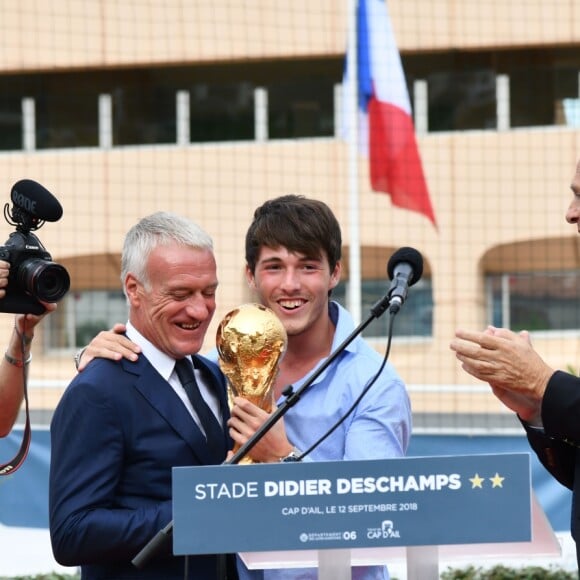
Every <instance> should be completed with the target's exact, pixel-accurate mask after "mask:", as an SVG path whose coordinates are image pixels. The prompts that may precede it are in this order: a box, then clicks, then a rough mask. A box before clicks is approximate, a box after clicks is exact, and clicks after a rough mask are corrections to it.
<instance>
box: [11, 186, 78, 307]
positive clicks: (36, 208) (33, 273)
mask: <svg viewBox="0 0 580 580" xmlns="http://www.w3.org/2000/svg"><path fill="white" fill-rule="evenodd" d="M10 199H11V201H12V204H13V205H12V208H10V204H9V203H7V204H6V205H5V206H4V218H5V219H6V221H7V222H8V223H9V224H10V225H12V226H15V227H16V231H15V232H12V233H11V234H10V236H9V237H8V240H7V241H6V242H5V244H4V245H3V246H0V260H4V261H6V262H9V263H10V274H9V277H8V286H7V287H6V296H5V297H4V298H2V299H0V312H13V313H19V314H43V313H44V312H45V310H46V309H45V307H44V306H43V305H42V303H41V302H49V303H50V302H58V301H59V300H61V299H62V298H63V297H64V295H65V294H66V293H67V292H68V290H69V288H70V276H69V274H68V272H67V271H66V269H65V268H64V267H63V266H61V265H60V264H56V263H55V262H53V261H52V257H51V255H50V254H49V253H48V252H47V251H46V249H45V247H44V246H43V245H42V243H41V242H40V240H39V239H38V238H37V237H36V236H35V235H34V234H33V233H31V231H34V230H37V229H39V228H41V227H42V226H43V225H44V223H45V222H47V221H49V222H55V221H58V220H59V219H60V218H61V217H62V206H61V205H60V203H59V202H58V200H57V199H56V198H55V197H54V196H53V195H52V194H51V193H50V192H49V191H48V190H47V189H45V188H44V187H43V186H42V185H40V184H39V183H36V182H35V181H32V180H31V179H22V180H20V181H18V182H17V183H15V184H14V185H13V187H12V191H11V193H10Z"/></svg>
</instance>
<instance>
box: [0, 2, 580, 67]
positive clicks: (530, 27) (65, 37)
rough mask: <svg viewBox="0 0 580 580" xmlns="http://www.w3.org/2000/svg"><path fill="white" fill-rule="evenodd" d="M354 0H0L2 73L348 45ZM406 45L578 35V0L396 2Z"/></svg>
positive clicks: (303, 53) (496, 43) (339, 49)
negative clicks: (65, 0) (351, 1)
mask: <svg viewBox="0 0 580 580" xmlns="http://www.w3.org/2000/svg"><path fill="white" fill-rule="evenodd" d="M347 5H348V2H347V0H292V1H291V2H289V1H288V0H252V1H251V2H240V1H239V0H212V1H211V2H209V1H205V0H157V1H151V2H139V1H136V0H99V1H97V0H95V1H91V2H68V3H63V2H39V1H38V0H20V1H19V2H14V1H13V0H2V1H1V2H0V10H1V13H2V19H1V20H0V34H1V37H2V44H1V46H0V70H4V71H22V70H42V69H55V68H57V69H58V68H63V69H70V68H77V67H80V68H86V67H91V66H98V67H102V66H112V67H116V66H126V65H134V64H138V63H143V64H151V63H155V64H163V63H183V62H192V61H194V62H203V61H208V62H215V61H222V60H237V59H262V58H265V57H266V56H268V57H274V58H275V57H282V56H291V57H295V58H299V57H307V56H311V55H317V56H322V55H336V54H341V53H343V52H344V47H345V39H346V30H347V18H346V11H347ZM389 10H390V13H391V18H392V21H393V28H394V31H395V34H396V37H397V42H398V45H399V49H400V50H401V51H421V50H437V49H446V48H449V47H455V48H465V49H469V48H474V49H475V48H481V47H488V46H493V47H513V46H526V45H542V44H546V45H553V44H565V43H572V42H579V41H580V27H578V26H577V23H578V22H580V5H579V4H578V2H576V1H575V0H551V1H550V2H509V1H508V2H506V1H505V0H487V1H486V2H481V1H480V0H390V1H389Z"/></svg>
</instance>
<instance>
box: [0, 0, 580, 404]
mask: <svg viewBox="0 0 580 580" xmlns="http://www.w3.org/2000/svg"><path fill="white" fill-rule="evenodd" d="M347 4H348V2H347V0H344V1H342V0H338V1H337V0H292V1H291V2H289V1H288V0H252V1H251V2H240V1H239V0H212V1H211V2H208V1H205V0H196V1H194V0H162V1H161V0H159V1H151V2H140V1H136V0H100V1H94V2H93V1H92V2H67V3H63V2H39V1H38V0H20V1H19V2H13V1H12V0H0V12H1V14H2V18H0V35H1V38H2V43H0V71H2V72H4V73H13V72H34V71H43V70H49V71H54V70H75V69H78V70H86V69H90V68H92V67H95V68H103V67H105V68H106V67H111V68H118V67H124V66H135V65H140V64H143V65H144V66H148V65H151V64H154V65H162V64H187V63H200V62H201V63H203V62H207V63H212V62H220V61H232V60H233V61H244V60H253V59H264V58H282V57H284V58H288V57H290V58H302V57H308V56H324V55H333V56H336V55H341V54H343V52H344V47H345V41H346V30H347V18H346V10H347ZM389 9H390V14H391V18H392V22H393V28H394V31H395V35H396V37H397V42H398V45H399V49H400V50H401V51H402V52H420V51H434V50H435V51H436V50H448V49H450V48H456V49H467V50H469V49H474V50H476V49H482V48H487V47H495V48H506V47H518V46H541V45H549V46H558V45H562V46H565V45H569V44H574V43H576V44H577V43H579V42H580V27H578V26H577V23H578V22H580V4H579V3H578V2H577V1H575V0H552V1H551V2H524V3H522V2H509V1H508V2H506V1H505V0H487V1H486V2H481V0H390V1H389ZM419 144H420V150H421V155H422V158H423V163H424V167H425V173H426V175H427V180H428V184H429V188H430V192H431V198H432V200H433V203H434V205H435V212H436V215H437V219H438V230H435V229H434V228H433V227H432V226H431V224H430V223H429V222H428V221H427V220H426V219H424V218H423V217H421V216H419V215H417V214H413V213H411V212H408V211H403V210H400V209H396V208H393V207H392V206H391V204H390V201H389V197H388V196H386V195H382V194H374V193H371V192H370V191H369V187H368V174H367V167H366V162H365V161H363V160H362V159H361V161H360V164H359V188H360V204H361V206H360V213H361V236H362V240H361V241H362V245H363V261H362V269H363V274H373V275H376V274H377V272H378V271H379V270H380V271H382V272H384V269H385V264H386V262H387V260H388V258H389V256H390V255H391V254H392V252H393V251H394V250H395V249H396V248H398V247H400V246H403V245H411V246H414V247H416V248H417V249H418V250H419V251H421V253H422V254H423V255H424V257H425V260H426V267H427V269H428V270H429V271H430V272H431V273H432V277H433V297H434V302H435V310H434V334H433V337H432V338H430V339H421V340H414V341H403V340H398V341H396V344H395V345H394V347H393V349H392V354H391V360H392V362H394V364H395V365H396V366H397V368H398V369H399V371H400V373H401V375H402V376H403V378H404V380H405V382H406V383H407V384H408V385H410V388H411V396H412V400H413V407H414V410H415V411H416V412H421V411H431V412H439V411H440V412H453V411H457V412H460V411H465V412H478V411H479V412H482V411H498V412H499V411H501V410H502V409H501V408H500V407H499V405H498V404H497V403H496V402H495V399H494V398H493V397H492V396H491V395H489V394H488V393H487V391H486V389H485V388H484V387H483V386H482V387H481V389H479V390H478V389H475V390H474V389H471V390H470V389H467V388H466V389H465V391H463V390H462V389H461V387H462V386H464V385H466V386H467V385H475V384H476V383H475V382H474V381H472V380H471V379H469V378H468V376H467V375H466V374H465V373H463V372H462V371H461V369H460V368H459V366H458V364H457V362H456V361H455V358H454V357H453V355H452V354H451V352H450V351H449V349H448V344H449V341H450V340H451V338H452V336H453V332H454V329H455V328H457V327H458V326H464V327H468V328H483V327H484V325H485V324H486V320H485V306H486V305H485V301H484V288H483V273H484V272H485V271H494V268H497V263H498V261H501V262H502V263H504V264H505V263H506V260H508V262H507V263H509V264H510V265H511V266H513V269H517V268H519V267H525V266H526V265H534V267H539V266H540V265H543V264H545V265H546V267H554V264H553V260H552V258H553V256H554V255H557V256H558V260H560V261H561V263H562V265H563V266H565V267H578V266H579V265H580V264H578V261H579V255H580V253H579V249H580V247H579V244H578V237H577V234H576V232H575V231H574V229H573V228H572V227H571V226H569V225H567V224H566V223H565V221H564V212H565V210H566V207H567V205H568V202H569V199H570V192H569V184H570V180H571V177H572V174H573V170H574V166H575V163H576V161H577V159H578V157H580V136H579V134H578V131H573V130H571V129H566V128H562V127H557V128H548V129H543V130H517V131H507V132H504V133H498V132H496V131H486V132H477V131H475V132H467V133H450V134H432V135H425V136H422V137H421V138H420V139H419ZM346 172H347V150H346V146H345V144H344V143H342V142H340V141H337V140H333V139H320V140H312V141H308V140H299V141H292V142H281V141H277V142H266V143H238V144H219V145H191V146H187V147H177V146H164V147H140V148H116V149H113V150H109V151H103V150H98V149H94V150H74V151H70V150H59V151H44V152H34V153H20V152H14V153H2V154H0V175H1V176H2V180H1V182H2V185H1V187H3V190H1V189H0V201H1V195H2V191H3V192H4V194H3V195H5V199H6V201H8V198H9V192H10V187H11V185H12V184H13V183H14V182H15V181H16V180H18V179H21V178H23V177H28V178H32V179H35V180H37V181H39V182H40V183H42V184H43V185H45V186H46V187H47V188H48V189H49V190H51V191H52V192H53V193H54V194H55V195H56V196H57V197H58V199H59V200H60V201H61V203H62V204H63V207H64V217H63V218H62V220H60V221H59V222H58V223H56V224H47V225H46V226H45V227H44V228H43V229H42V230H40V231H39V232H38V234H39V238H40V239H41V241H42V242H43V243H44V244H45V246H46V247H47V248H48V249H49V251H50V252H51V253H52V255H53V258H54V259H55V260H56V261H59V262H60V263H63V264H64V265H66V266H67V268H69V269H70V271H71V274H72V278H73V289H72V290H71V291H72V292H74V290H75V288H77V289H82V288H86V287H92V288H96V287H102V288H111V287H115V285H117V284H118V283H119V282H118V263H119V252H120V247H121V243H122V238H123V235H124V233H125V231H126V230H127V228H128V227H130V226H131V225H132V224H133V223H134V222H135V221H136V220H137V219H139V218H140V217H141V216H143V215H145V214H147V213H150V212H152V211H156V210H159V209H166V210H172V211H177V212H181V213H184V214H186V215H188V216H191V217H193V218H194V219H196V220H198V221H199V222H200V223H201V224H202V225H203V226H204V227H205V228H206V229H207V230H208V231H209V232H210V233H211V234H212V236H213V237H214V239H215V242H216V254H217V257H218V260H219V276H220V281H221V285H220V290H219V308H218V312H217V313H216V316H215V319H214V324H213V327H212V328H211V329H210V332H209V333H208V340H207V341H206V342H207V344H206V348H209V347H210V346H211V343H212V342H213V340H212V339H213V336H214V334H215V327H216V326H217V323H218V322H219V320H221V317H222V316H223V315H224V314H225V313H226V312H227V311H228V310H229V309H230V308H231V307H233V306H236V305H237V304H239V303H241V302H245V301H247V300H250V299H251V298H252V297H251V296H250V295H249V293H248V291H247V288H246V285H245V283H244V278H243V267H242V266H243V236H244V232H245V228H246V227H247V225H248V223H249V220H250V218H251V215H252V212H253V209H254V208H255V207H256V206H257V205H258V204H260V203H261V202H262V201H264V200H265V199H267V198H269V197H272V196H276V195H279V194H283V193H288V192H296V193H304V194H306V195H310V196H314V197H318V198H320V199H323V200H325V201H326V202H328V203H329V204H330V205H331V207H332V208H333V209H334V210H335V212H336V213H337V215H338V217H339V219H340V220H341V223H342V224H343V229H344V238H345V249H346V246H347V244H348V240H349V235H350V232H349V216H348V211H349V206H348V186H347V183H348V176H347V173H346ZM2 231H4V232H5V237H6V238H7V237H8V234H9V232H10V231H11V228H10V226H8V224H4V229H3V230H2ZM554 246H557V247H558V252H557V253H556V252H554V253H551V252H550V249H551V248H553V247H554ZM346 254H347V255H348V252H346ZM498 256H499V257H501V258H502V259H501V260H499V259H498ZM369 257H372V259H370V258H369ZM366 258H369V259H366ZM385 284H387V280H386V274H385ZM363 315H364V313H363ZM0 320H1V321H2V323H0V341H3V342H6V340H7V338H8V333H9V332H10V327H11V324H12V316H11V315H8V314H0ZM42 333H43V330H42V326H41V327H40V328H39V329H38V339H37V340H36V341H35V344H34V350H33V352H34V357H35V361H34V363H33V364H32V365H31V367H30V382H31V386H32V393H31V404H32V406H33V407H34V406H37V407H47V408H50V407H51V406H54V404H55V403H56V401H57V400H58V397H59V396H60V392H61V390H60V389H59V388H48V389H43V388H42V386H43V385H55V384H66V382H67V381H68V380H69V379H70V378H71V377H72V376H73V372H74V371H73V365H72V360H71V353H61V354H55V353H52V354H50V356H48V355H45V354H44V353H43V349H42ZM535 344H536V345H537V347H538V349H539V350H540V352H542V353H543V354H544V355H545V357H546V358H547V360H548V362H549V363H551V364H552V365H554V366H556V367H559V368H566V366H567V365H569V364H574V363H575V362H577V361H578V360H580V357H579V354H580V353H579V352H578V350H579V346H578V345H579V341H578V337H576V336H559V337H556V338H549V339H548V338H542V337H541V336H538V337H536V338H535ZM375 346H376V348H377V349H378V350H379V351H383V350H384V341H378V342H376V343H375ZM431 385H434V386H435V387H436V388H435V390H434V391H429V389H428V388H421V387H429V386H431ZM450 386H459V388H458V389H448V388H447V387H450Z"/></svg>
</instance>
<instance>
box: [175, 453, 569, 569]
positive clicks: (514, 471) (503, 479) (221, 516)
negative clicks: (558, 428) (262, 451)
mask: <svg viewBox="0 0 580 580" xmlns="http://www.w3.org/2000/svg"><path fill="white" fill-rule="evenodd" d="M530 469H531V468H530V456H529V454H527V453H506V454H495V455H470V456H440V457H412V458H400V459H384V460H364V461H329V462H302V463H285V464H256V465H221V466H202V467H177V468H174V469H173V514H174V530H173V546H174V553H175V554H176V555H186V554H208V553H231V552H238V553H239V555H240V557H241V559H242V560H243V561H244V562H245V564H246V566H247V567H248V568H250V569H252V568H260V569H261V568H304V567H317V568H318V577H319V578H320V579H322V580H343V579H344V580H350V578H351V567H352V566H367V565H387V566H388V564H389V563H394V562H397V561H401V560H404V561H405V562H406V566H407V578H408V579H409V580H419V579H420V580H431V579H433V580H435V579H438V578H439V560H441V559H453V560H455V559H461V558H464V557H465V558H469V559H470V562H473V560H474V559H476V558H477V557H481V556H484V555H493V556H498V555H499V556H502V555H505V556H520V555H526V554H537V555H539V554H542V555H545V556H547V555H559V554H560V546H559V543H558V541H557V539H556V537H555V535H554V533H553V531H552V529H551V527H550V525H549V522H548V520H547V518H546V516H545V514H544V513H543V511H542V509H541V507H540V505H539V504H538V502H537V500H536V499H535V497H534V495H533V493H532V490H531V484H530V480H531V474H530ZM200 522H203V526H200Z"/></svg>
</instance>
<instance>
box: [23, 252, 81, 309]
mask: <svg viewBox="0 0 580 580" xmlns="http://www.w3.org/2000/svg"><path fill="white" fill-rule="evenodd" d="M18 283H19V284H20V287H21V288H23V289H24V290H25V291H26V292H28V294H30V295H31V296H32V297H34V298H36V300H40V301H42V302H58V301H59V300H60V299H61V298H63V297H64V295H65V294H66V293H67V292H68V290H69V288H70V276H69V275H68V272H67V271H66V269H65V268H64V267H63V266H61V265H60V264H55V263H54V262H48V261H46V260H39V259H31V260H25V261H24V262H23V263H22V264H21V266H20V268H19V270H18Z"/></svg>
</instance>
